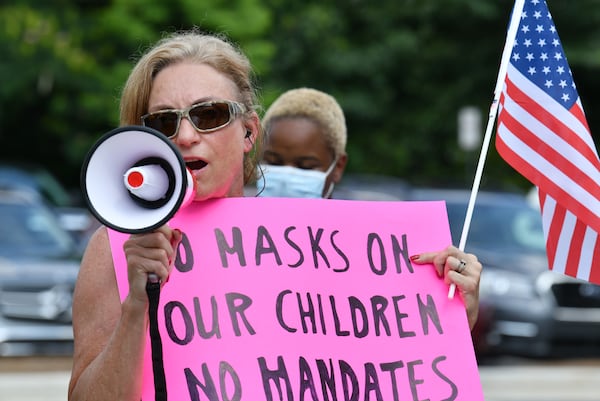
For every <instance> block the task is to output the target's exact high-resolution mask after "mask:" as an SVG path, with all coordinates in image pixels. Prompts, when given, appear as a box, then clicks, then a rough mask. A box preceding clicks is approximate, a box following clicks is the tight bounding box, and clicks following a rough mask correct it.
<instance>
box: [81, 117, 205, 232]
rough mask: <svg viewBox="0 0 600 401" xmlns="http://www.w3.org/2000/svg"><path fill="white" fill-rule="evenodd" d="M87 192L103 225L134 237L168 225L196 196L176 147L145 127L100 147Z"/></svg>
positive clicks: (89, 168) (89, 163)
mask: <svg viewBox="0 0 600 401" xmlns="http://www.w3.org/2000/svg"><path fill="white" fill-rule="evenodd" d="M81 189H82V190H83V195H84V199H85V201H86V203H87V206H88V208H89V210H90V212H91V213H92V214H93V215H94V216H95V217H96V218H97V219H98V220H99V221H100V222H101V223H102V224H104V225H106V226H107V227H110V228H112V229H113V230H116V231H120V232H123V233H130V234H135V233H141V232H148V231H152V230H154V229H156V228H158V227H160V226H162V225H163V224H165V223H167V222H168V221H169V220H170V219H171V218H172V217H173V215H174V214H175V213H176V212H177V211H178V210H179V208H180V207H182V206H185V205H187V204H188V203H189V202H191V201H192V199H193V197H194V195H195V192H196V188H195V180H194V177H193V175H192V173H191V172H190V171H189V169H187V168H186V166H185V162H184V160H183V157H181V154H180V153H179V150H178V149H177V148H176V147H175V145H173V143H172V142H171V141H170V140H169V139H168V138H167V137H166V136H164V135H163V134H162V133H160V132H159V131H156V130H154V129H152V128H148V127H143V126H126V127H120V128H117V129H114V130H112V131H110V132H108V133H106V134H105V135H104V136H102V137H101V138H100V139H99V140H98V141H97V142H96V143H95V144H94V146H93V147H92V149H91V150H90V152H89V153H88V155H87V157H86V159H85V160H84V162H83V166H82V169H81Z"/></svg>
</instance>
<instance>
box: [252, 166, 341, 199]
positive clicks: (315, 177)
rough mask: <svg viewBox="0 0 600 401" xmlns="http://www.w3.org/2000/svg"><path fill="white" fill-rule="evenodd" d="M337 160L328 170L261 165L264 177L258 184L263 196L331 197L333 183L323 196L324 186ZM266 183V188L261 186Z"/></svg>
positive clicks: (260, 194)
mask: <svg viewBox="0 0 600 401" xmlns="http://www.w3.org/2000/svg"><path fill="white" fill-rule="evenodd" d="M334 167H335V162H333V163H332V164H331V166H329V168H328V169H327V171H325V172H323V171H319V170H305V169H301V168H297V167H291V166H275V165H271V164H263V165H261V168H262V171H263V175H264V179H263V180H258V181H257V183H256V185H257V189H258V191H259V195H258V196H261V197H274V198H321V197H325V198H327V197H329V195H330V194H331V192H332V191H333V183H331V185H330V187H329V188H328V190H327V193H326V194H325V196H323V188H324V187H325V180H326V179H327V176H328V175H329V174H330V173H331V171H333V168H334ZM263 183H264V188H261V186H262V184H263Z"/></svg>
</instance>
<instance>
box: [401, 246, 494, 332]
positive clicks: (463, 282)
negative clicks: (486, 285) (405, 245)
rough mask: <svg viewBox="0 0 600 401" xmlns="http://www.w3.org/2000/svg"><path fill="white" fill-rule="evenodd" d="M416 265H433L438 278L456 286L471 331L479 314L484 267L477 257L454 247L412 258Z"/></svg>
mask: <svg viewBox="0 0 600 401" xmlns="http://www.w3.org/2000/svg"><path fill="white" fill-rule="evenodd" d="M411 260H412V261H413V262H414V263H416V264H425V263H433V265H434V266H435V269H436V271H437V274H438V276H440V277H443V278H444V282H445V283H446V284H448V285H450V284H455V285H456V287H457V288H458V290H459V291H460V294H461V296H462V298H463V301H464V303H465V308H466V310H467V318H468V320H469V327H470V328H471V330H472V329H473V327H474V326H475V322H477V315H478V313H479V279H480V277H481V270H482V268H483V267H482V266H481V263H479V260H477V256H475V255H473V254H471V253H465V252H463V251H461V250H459V249H458V248H456V247H454V246H449V247H448V248H446V249H443V250H441V251H438V252H424V253H421V254H420V255H414V256H411Z"/></svg>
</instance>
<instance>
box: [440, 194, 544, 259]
mask: <svg viewBox="0 0 600 401" xmlns="http://www.w3.org/2000/svg"><path fill="white" fill-rule="evenodd" d="M447 207H448V219H449V221H450V227H451V231H452V239H453V241H454V242H455V243H458V241H459V240H460V235H461V231H462V228H463V224H464V221H465V216H466V210H467V206H466V205H465V204H463V203H453V202H447ZM467 238H468V239H467V246H468V247H477V248H482V249H483V248H490V249H491V248H493V249H498V250H501V251H506V252H509V251H519V252H533V253H537V252H545V240H544V232H543V229H542V220H541V216H540V213H539V211H537V210H535V209H533V208H531V207H528V206H527V205H526V204H520V203H515V204H503V205H498V204H493V205H492V204H477V203H476V205H475V209H474V211H473V218H472V219H471V226H470V228H469V233H468V237H467Z"/></svg>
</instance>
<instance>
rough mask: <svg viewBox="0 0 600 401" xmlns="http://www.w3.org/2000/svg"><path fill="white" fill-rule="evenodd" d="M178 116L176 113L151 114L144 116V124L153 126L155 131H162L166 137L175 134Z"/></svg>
mask: <svg viewBox="0 0 600 401" xmlns="http://www.w3.org/2000/svg"><path fill="white" fill-rule="evenodd" d="M178 119H179V116H178V115H177V113H173V112H164V113H156V114H151V115H149V116H147V117H146V118H144V125H145V126H146V127H150V128H154V129H155V130H157V131H160V132H162V133H163V134H165V135H166V136H168V137H171V136H173V135H175V133H176V131H177V120H178Z"/></svg>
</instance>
